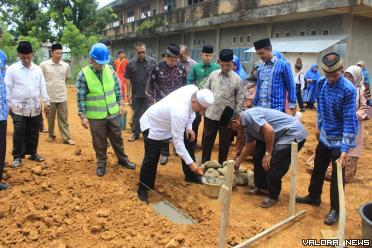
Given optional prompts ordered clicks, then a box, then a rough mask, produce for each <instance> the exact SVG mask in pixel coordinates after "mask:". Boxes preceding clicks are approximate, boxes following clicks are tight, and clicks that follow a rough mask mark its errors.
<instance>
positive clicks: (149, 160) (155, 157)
mask: <svg viewBox="0 0 372 248" xmlns="http://www.w3.org/2000/svg"><path fill="white" fill-rule="evenodd" d="M148 134H149V130H146V131H144V132H143V137H144V141H145V142H144V143H145V157H144V159H143V163H142V167H141V171H140V183H139V186H138V190H144V191H147V190H148V188H150V189H154V186H155V178H156V171H157V168H158V162H159V158H160V151H161V149H162V148H163V147H165V146H168V145H169V143H168V139H167V140H153V139H150V138H148ZM185 146H186V149H187V151H188V152H189V154H190V156H191V157H192V158H193V159H194V158H195V154H194V153H193V152H194V151H195V146H194V145H193V143H192V142H188V141H186V140H185ZM182 169H183V172H184V174H185V178H191V179H193V178H194V177H196V176H197V175H196V174H194V173H193V172H192V171H191V170H190V167H189V166H188V165H186V164H185V162H184V161H182Z"/></svg>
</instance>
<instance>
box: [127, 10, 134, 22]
mask: <svg viewBox="0 0 372 248" xmlns="http://www.w3.org/2000/svg"><path fill="white" fill-rule="evenodd" d="M131 22H134V11H131V12H128V16H127V23H131Z"/></svg>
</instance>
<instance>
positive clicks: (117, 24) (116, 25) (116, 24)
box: [112, 21, 120, 28]
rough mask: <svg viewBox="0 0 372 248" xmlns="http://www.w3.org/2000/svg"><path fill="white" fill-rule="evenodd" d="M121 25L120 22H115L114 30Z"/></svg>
mask: <svg viewBox="0 0 372 248" xmlns="http://www.w3.org/2000/svg"><path fill="white" fill-rule="evenodd" d="M119 25H120V22H119V21H116V22H113V23H112V27H113V28H116V27H119Z"/></svg>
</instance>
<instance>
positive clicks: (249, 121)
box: [222, 107, 307, 208]
mask: <svg viewBox="0 0 372 248" xmlns="http://www.w3.org/2000/svg"><path fill="white" fill-rule="evenodd" d="M228 108H229V107H227V108H226V109H225V110H224V113H223V114H222V115H223V116H225V117H226V118H225V119H226V120H231V121H230V125H231V127H232V129H233V130H235V131H238V132H244V134H245V145H244V148H243V151H242V152H241V153H240V156H239V158H238V159H237V160H236V162H235V169H236V170H238V169H239V166H240V164H241V163H242V162H243V161H245V159H246V157H247V156H248V155H249V154H251V152H252V150H253V149H254V141H255V140H260V141H261V142H262V144H263V152H261V150H262V149H256V152H255V156H254V157H255V158H254V183H255V185H256V187H257V188H256V189H255V190H254V191H253V193H255V194H262V195H266V196H267V197H266V198H265V199H264V200H263V202H262V203H261V207H263V208H269V207H271V206H272V205H274V204H275V203H276V202H277V201H278V199H279V194H280V191H281V188H282V187H281V186H282V178H283V176H284V175H285V174H286V173H287V171H288V169H289V165H290V163H291V143H292V142H298V149H299V150H300V149H301V148H302V147H303V145H304V143H305V141H306V137H307V133H306V130H305V127H304V126H303V125H302V124H301V122H300V121H299V120H298V119H297V118H296V117H293V116H290V115H288V114H286V113H283V112H281V111H278V110H275V109H269V108H260V107H253V108H250V109H247V110H246V111H244V112H241V111H235V112H234V111H233V110H232V109H230V114H228V112H229V110H228ZM230 116H231V117H230ZM228 117H229V118H228Z"/></svg>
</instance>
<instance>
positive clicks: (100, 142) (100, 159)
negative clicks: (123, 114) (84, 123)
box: [89, 116, 128, 167]
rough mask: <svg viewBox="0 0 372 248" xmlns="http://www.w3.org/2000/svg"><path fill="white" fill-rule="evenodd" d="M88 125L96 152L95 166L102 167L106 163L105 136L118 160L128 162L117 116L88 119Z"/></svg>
mask: <svg viewBox="0 0 372 248" xmlns="http://www.w3.org/2000/svg"><path fill="white" fill-rule="evenodd" d="M89 127H90V132H91V135H92V141H93V148H94V151H95V152H96V159H97V166H99V167H103V166H106V164H107V138H108V139H109V140H110V144H111V146H112V149H113V150H114V152H115V155H116V157H117V158H118V161H119V162H121V163H126V162H128V156H127V155H126V154H125V152H124V142H123V138H122V136H121V127H120V117H119V116H116V117H115V118H113V119H102V120H89Z"/></svg>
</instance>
